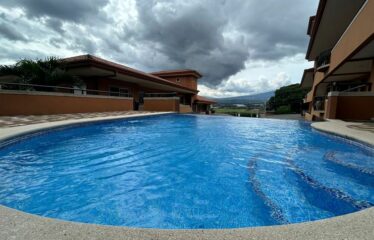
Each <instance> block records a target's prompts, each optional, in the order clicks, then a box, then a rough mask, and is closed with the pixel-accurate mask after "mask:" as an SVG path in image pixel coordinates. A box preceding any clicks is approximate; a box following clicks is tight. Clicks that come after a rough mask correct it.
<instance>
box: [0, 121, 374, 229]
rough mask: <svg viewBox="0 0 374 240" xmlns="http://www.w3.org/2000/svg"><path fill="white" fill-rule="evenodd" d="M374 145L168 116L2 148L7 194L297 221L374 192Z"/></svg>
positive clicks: (97, 217) (72, 206)
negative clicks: (371, 146)
mask: <svg viewBox="0 0 374 240" xmlns="http://www.w3.org/2000/svg"><path fill="white" fill-rule="evenodd" d="M373 158H374V152H373V150H372V149H369V148H366V147H361V146H358V145H352V144H350V143H349V142H347V141H343V140H340V139H337V138H335V137H331V136H328V135H325V134H320V133H317V132H315V131H312V130H311V129H310V126H309V124H307V123H304V122H299V121H280V120H264V119H250V118H233V117H209V116H190V115H168V116H159V117H149V118H138V119H129V120H121V121H114V122H106V123H100V124H97V123H96V124H89V125H84V126H79V127H70V128H66V129H62V130H58V131H50V132H46V133H44V134H40V135H37V136H33V137H30V138H27V139H24V140H20V141H18V142H15V143H13V144H10V145H7V146H5V147H3V148H2V149H0V203H1V204H3V205H5V206H8V207H12V208H16V209H19V210H22V211H25V212H29V213H34V214H38V215H42V216H48V217H53V218H59V219H64V220H72V221H78V222H86V223H98V224H107V225H120V226H129V227H147V228H190V229H196V228H235V227H248V226H265V225H275V224H287V223H296V222H303V221H311V220H316V219H322V218H328V217H332V216H337V215H341V214H345V213H350V212H354V211H358V210H361V209H364V208H367V207H370V206H372V204H373V202H374V194H373V193H374V188H373V185H374V181H373V180H374V178H373V175H374V163H373Z"/></svg>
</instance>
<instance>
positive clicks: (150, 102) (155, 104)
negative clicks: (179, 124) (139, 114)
mask: <svg viewBox="0 0 374 240" xmlns="http://www.w3.org/2000/svg"><path fill="white" fill-rule="evenodd" d="M143 110H145V111H171V112H179V98H178V97H174V98H162V97H160V98H147V97H146V98H144V105H143Z"/></svg>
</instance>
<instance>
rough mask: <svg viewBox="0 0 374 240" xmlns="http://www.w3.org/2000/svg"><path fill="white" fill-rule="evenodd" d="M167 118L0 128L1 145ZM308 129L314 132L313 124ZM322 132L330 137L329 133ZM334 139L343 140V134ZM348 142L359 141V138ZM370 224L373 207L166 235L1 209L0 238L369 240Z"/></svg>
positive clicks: (163, 231)
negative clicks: (74, 129) (49, 133)
mask: <svg viewBox="0 0 374 240" xmlns="http://www.w3.org/2000/svg"><path fill="white" fill-rule="evenodd" d="M167 114H173V113H172V112H162V113H142V114H134V115H126V116H111V117H99V118H84V119H74V120H64V121H56V122H48V123H39V124H32V125H26V126H18V127H9V128H4V129H0V142H1V141H7V140H9V139H12V138H17V137H20V136H23V135H28V134H32V133H35V132H39V131H43V130H51V129H54V128H60V127H68V126H73V125H80V124H86V123H94V122H103V121H112V120H121V119H128V118H137V117H146V116H157V115H167ZM312 127H313V128H315V129H317V128H316V127H314V126H313V124H312ZM6 129H7V130H6ZM11 130H16V131H15V133H12V132H14V131H11ZM317 130H320V129H317ZM321 131H323V130H321ZM324 132H327V133H332V134H334V132H328V131H324ZM337 135H338V134H337ZM338 136H340V137H345V136H344V135H338ZM350 139H351V138H350ZM353 140H356V141H357V140H358V141H360V140H359V139H353ZM360 142H361V141H360ZM373 146H374V145H373ZM373 225H374V207H371V208H368V209H365V210H361V211H358V212H355V213H351V214H347V215H342V216H337V217H333V218H328V219H323V220H318V221H313V222H304V223H296V224H289V225H274V226H263V227H248V228H234V229H196V230H188V229H181V230H169V229H148V228H129V227H121V226H107V225H95V224H85V223H79V222H69V221H63V220H60V219H53V218H47V217H42V216H38V215H33V214H29V213H26V212H22V211H19V210H16V209H12V208H8V207H5V206H3V205H0V239H10V238H14V239H30V240H34V239H35V240H36V239H56V240H60V239H214V240H219V239H249V238H251V239H304V240H308V239H337V238H344V239H371V238H372V237H373V236H374V228H373V227H372V226H373ZM3 237H5V238H3Z"/></svg>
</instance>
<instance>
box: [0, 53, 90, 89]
mask: <svg viewBox="0 0 374 240" xmlns="http://www.w3.org/2000/svg"><path fill="white" fill-rule="evenodd" d="M0 76H5V79H6V76H13V77H15V80H13V81H12V82H13V83H21V84H33V85H48V86H57V85H60V86H61V85H64V86H70V87H73V86H81V85H82V83H83V82H82V80H81V79H79V78H78V77H77V76H74V75H72V74H70V73H68V72H67V71H66V67H65V64H64V62H63V61H61V60H60V59H57V58H55V57H49V58H47V59H46V60H35V61H34V60H29V59H22V60H20V61H18V62H17V63H16V64H14V65H0ZM5 87H6V88H7V89H19V90H21V89H23V90H37V91H53V89H51V88H47V87H35V86H34V87H30V86H26V87H25V86H23V87H21V86H14V85H5Z"/></svg>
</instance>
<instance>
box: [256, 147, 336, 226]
mask: <svg viewBox="0 0 374 240" xmlns="http://www.w3.org/2000/svg"><path fill="white" fill-rule="evenodd" d="M249 174H250V182H251V184H252V187H253V188H254V190H255V192H256V193H257V194H258V195H259V196H260V197H261V198H262V199H263V200H264V202H265V203H266V205H268V206H269V208H270V209H271V210H272V214H271V216H272V217H273V218H275V219H276V220H277V221H278V222H279V223H280V224H286V223H297V222H304V221H312V220H316V219H320V218H328V217H332V216H334V215H335V214H334V213H331V212H329V211H326V210H324V209H320V208H318V207H317V206H314V205H312V204H310V203H309V200H308V198H307V197H306V196H305V195H304V192H303V191H302V190H301V189H299V184H298V183H297V181H298V180H299V179H298V178H297V177H296V176H295V175H294V174H293V173H292V172H291V171H290V169H289V166H288V164H287V163H286V162H285V161H284V156H279V155H275V154H274V155H273V154H268V153H265V154H261V157H260V156H255V157H253V158H251V159H250V161H249Z"/></svg>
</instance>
